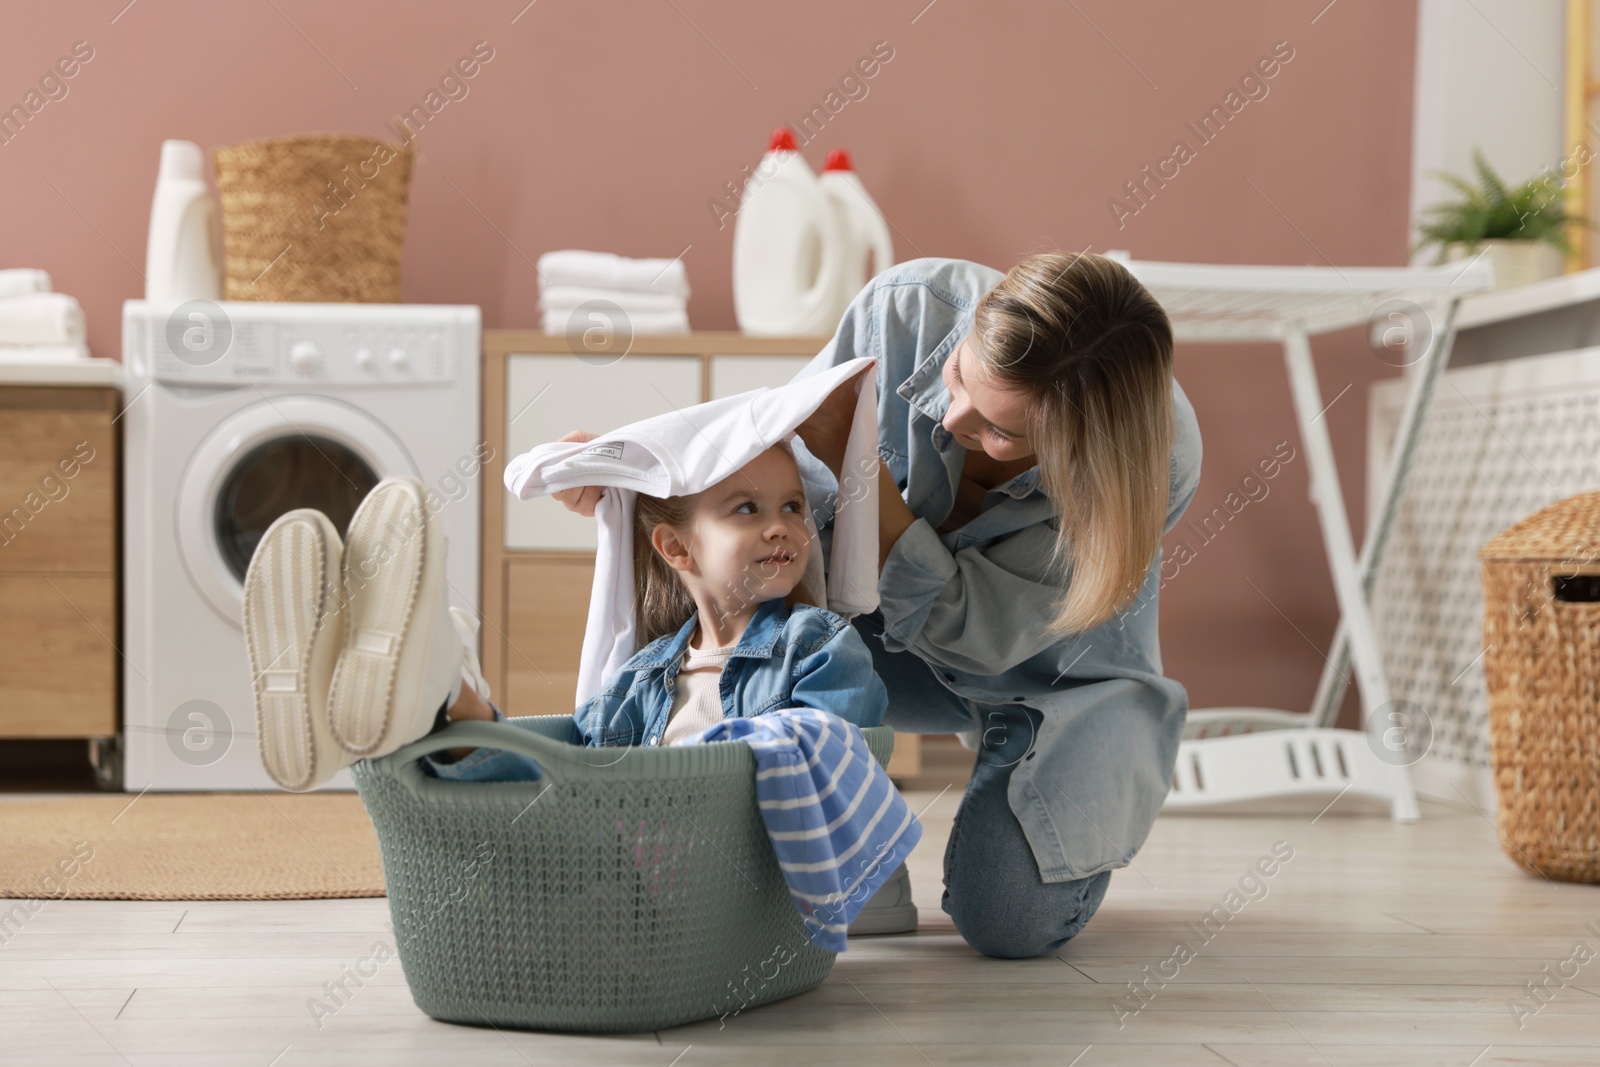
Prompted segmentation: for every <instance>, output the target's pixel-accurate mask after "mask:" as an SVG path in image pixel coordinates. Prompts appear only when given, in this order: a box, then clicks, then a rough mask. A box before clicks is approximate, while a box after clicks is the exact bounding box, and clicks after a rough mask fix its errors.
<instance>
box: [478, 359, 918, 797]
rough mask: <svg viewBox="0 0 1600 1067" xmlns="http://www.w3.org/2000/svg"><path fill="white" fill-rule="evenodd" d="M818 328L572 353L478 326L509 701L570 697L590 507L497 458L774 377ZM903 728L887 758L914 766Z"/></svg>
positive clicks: (562, 701) (794, 365) (488, 606)
mask: <svg viewBox="0 0 1600 1067" xmlns="http://www.w3.org/2000/svg"><path fill="white" fill-rule="evenodd" d="M827 343H828V338H826V337H747V336H745V335H744V334H740V333H693V334H679V335H670V336H660V337H635V338H631V339H629V341H628V343H627V344H626V346H624V347H622V348H620V349H596V350H587V351H584V352H583V353H581V354H576V353H574V352H573V351H572V349H571V348H570V346H569V343H568V339H567V338H566V337H565V336H564V335H560V334H555V335H552V334H544V333H537V332H533V331H526V330H485V331H484V334H483V344H484V366H483V393H484V408H483V428H484V436H485V439H486V440H487V442H488V443H489V445H490V446H491V447H492V448H493V449H494V455H493V457H492V458H491V459H490V460H489V461H488V462H487V463H485V465H484V468H483V475H482V477H483V486H484V494H483V531H484V544H483V601H482V602H483V615H484V624H483V626H482V628H481V629H480V631H479V633H480V636H481V638H482V643H483V648H482V658H483V669H484V674H485V676H486V677H487V678H488V680H489V684H490V686H491V687H492V688H493V689H494V692H495V694H496V700H497V702H498V703H500V704H501V707H502V710H504V711H505V712H506V713H507V714H511V715H549V714H565V713H568V712H571V711H572V708H573V704H574V697H575V692H576V689H577V676H578V662H579V659H580V656H581V653H582V649H583V631H584V625H585V623H586V621H587V618H588V612H589V589H590V586H591V585H592V583H593V580H594V547H595V529H594V521H593V520H592V519H587V518H584V517H583V516H580V515H576V514H574V513H572V512H569V511H567V510H566V509H565V508H563V507H562V506H561V505H559V504H557V503H555V502H554V501H553V500H549V499H546V498H540V499H536V500H524V501H519V500H516V499H515V498H513V497H512V496H511V495H510V494H509V493H507V492H506V491H505V489H504V478H503V474H504V470H505V464H506V461H507V460H509V459H510V458H511V457H513V456H517V455H520V454H521V453H523V452H526V451H527V450H528V449H530V448H532V447H534V446H535V445H537V444H540V443H542V442H545V441H553V440H555V439H557V438H559V437H561V436H562V435H563V434H565V433H567V432H568V431H569V430H576V429H583V430H589V431H592V432H594V433H603V432H605V431H607V430H612V429H615V428H616V427H618V426H623V425H626V424H627V423H630V422H635V421H637V420H639V419H643V418H648V417H650V416H652V415H657V414H660V413H662V412H665V411H670V410H672V409H673V408H674V407H685V406H688V405H691V404H698V403H701V402H703V401H705V400H710V399H715V398H718V397H723V396H731V395H733V394H735V393H742V392H746V391H748V390H750V389H755V388H758V387H760V386H763V385H781V384H783V383H784V382H787V381H789V380H790V379H792V378H793V377H794V375H795V374H796V372H798V371H799V370H800V368H802V367H804V366H805V365H806V363H807V362H809V361H810V359H811V357H813V356H814V355H816V354H817V353H818V352H820V351H821V350H822V348H823V346H824V345H826V344H827ZM917 742H918V738H917V736H916V735H915V734H902V735H900V736H899V737H898V738H897V739H896V742H895V754H894V758H893V761H892V762H891V764H890V769H891V770H892V771H893V772H894V773H895V774H897V775H912V774H916V773H918V771H919V769H920V758H919V754H920V748H919V746H918V743H917Z"/></svg>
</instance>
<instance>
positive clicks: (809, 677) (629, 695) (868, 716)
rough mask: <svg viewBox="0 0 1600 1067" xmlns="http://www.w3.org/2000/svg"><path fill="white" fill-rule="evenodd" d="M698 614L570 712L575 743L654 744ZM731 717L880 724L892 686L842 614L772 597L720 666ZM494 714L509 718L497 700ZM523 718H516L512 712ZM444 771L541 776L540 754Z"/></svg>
mask: <svg viewBox="0 0 1600 1067" xmlns="http://www.w3.org/2000/svg"><path fill="white" fill-rule="evenodd" d="M698 620H699V616H698V615H694V616H691V617H690V618H689V621H688V622H686V623H684V624H683V625H682V626H681V627H679V629H678V632H677V633H674V634H668V635H666V636H663V637H658V638H656V639H655V640H654V641H651V642H650V643H649V644H647V645H645V646H644V647H643V648H641V649H640V650H639V651H638V652H635V653H634V654H633V656H632V657H631V658H630V659H629V660H628V662H627V663H625V664H623V665H622V668H621V669H620V670H618V671H617V672H616V673H615V674H613V675H612V676H611V677H610V678H609V679H608V680H607V681H606V684H605V686H604V687H603V688H602V689H601V690H600V692H598V693H596V694H595V695H594V696H593V697H591V698H590V699H589V700H588V701H587V702H585V703H584V704H583V706H582V707H580V708H578V709H577V710H576V711H574V712H573V713H572V734H571V736H570V737H569V738H568V740H570V741H571V742H572V743H573V744H586V745H590V746H594V747H599V746H609V745H656V744H660V743H661V735H662V734H663V733H664V732H665V731H666V728H667V718H668V716H669V715H670V714H671V711H672V698H673V694H674V691H675V685H676V679H677V674H678V668H679V667H680V666H682V664H683V654H684V650H685V649H686V648H687V647H688V645H689V638H690V637H691V636H692V635H693V633H694V630H695V624H696V623H697V622H698ZM718 691H719V692H720V693H721V695H722V714H723V717H724V718H748V717H751V716H755V715H760V714H762V713H764V712H768V711H774V710H777V709H779V708H792V707H810V708H816V709H818V710H820V711H829V712H832V713H833V714H835V715H837V716H839V717H840V718H841V719H844V720H845V721H846V722H851V723H854V724H855V725H857V726H863V727H865V726H877V725H880V724H881V723H882V722H883V713H884V711H885V710H886V709H887V708H888V705H889V694H888V690H887V689H885V688H884V684H883V680H882V679H880V678H879V677H878V673H877V671H875V670H874V669H873V666H872V652H871V650H869V649H868V648H867V645H866V641H865V640H864V639H863V638H862V636H861V634H860V632H859V631H857V630H856V628H855V627H854V626H852V625H850V623H849V622H847V621H846V620H845V619H844V618H842V617H841V616H839V615H836V614H834V613H833V612H831V611H828V610H826V609H824V608H817V607H812V606H810V605H807V604H796V605H794V606H793V607H791V606H790V605H789V604H788V603H787V602H786V601H784V600H781V599H778V600H768V601H765V602H763V603H762V604H761V605H760V606H759V607H758V608H756V611H755V614H754V615H752V616H751V618H750V621H749V623H748V624H746V626H745V629H744V633H743V634H741V635H740V637H739V640H738V642H737V643H736V644H735V645H734V649H733V653H732V654H731V655H730V656H729V657H728V662H727V664H726V665H725V666H724V667H723V668H722V677H721V680H720V682H719V690H718ZM495 715H496V718H504V716H502V715H501V714H500V711H499V709H498V708H496V709H495ZM507 721H509V722H512V723H516V722H517V720H516V719H509V720H507ZM423 762H424V764H425V765H426V766H427V767H428V769H429V770H432V771H433V772H434V773H435V774H437V775H438V776H439V777H441V778H455V779H461V780H467V781H526V780H529V779H532V778H537V777H538V776H539V770H538V767H537V766H536V765H535V764H534V763H533V761H532V760H529V759H528V758H526V757H524V756H519V755H517V754H515V753H512V752H504V751H501V750H499V749H487V748H480V749H477V750H476V751H474V752H472V753H471V754H469V755H467V756H464V757H463V758H461V759H460V760H457V761H456V762H454V763H447V762H444V761H442V760H438V759H434V758H429V759H425V760H424V761H423Z"/></svg>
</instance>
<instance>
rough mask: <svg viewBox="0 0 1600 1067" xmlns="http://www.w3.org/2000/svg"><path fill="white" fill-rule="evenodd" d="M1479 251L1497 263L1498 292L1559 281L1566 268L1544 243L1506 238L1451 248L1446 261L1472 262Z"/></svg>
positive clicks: (1553, 249) (1549, 246)
mask: <svg viewBox="0 0 1600 1067" xmlns="http://www.w3.org/2000/svg"><path fill="white" fill-rule="evenodd" d="M1480 252H1482V253H1483V255H1484V256H1485V258H1487V259H1488V260H1489V262H1490V263H1492V264H1494V287H1495V288H1496V289H1510V288H1513V287H1514V286H1518V285H1528V284H1529V283H1531V282H1542V281H1544V280H1545V279H1546V278H1556V277H1559V276H1560V275H1561V272H1562V269H1563V267H1564V266H1565V264H1564V262H1563V260H1562V256H1561V251H1560V250H1559V249H1557V248H1556V247H1555V246H1554V245H1550V244H1546V243H1545V242H1543V241H1512V240H1507V239H1505V238H1495V239H1492V240H1486V241H1481V242H1479V244H1478V246H1477V247H1476V248H1469V246H1467V245H1464V244H1453V245H1450V246H1449V247H1448V248H1447V249H1446V252H1445V261H1446V262H1448V263H1455V262H1459V261H1460V260H1463V259H1472V258H1473V257H1474V256H1476V255H1478V253H1480Z"/></svg>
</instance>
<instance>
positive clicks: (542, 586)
mask: <svg viewBox="0 0 1600 1067" xmlns="http://www.w3.org/2000/svg"><path fill="white" fill-rule="evenodd" d="M593 584H594V557H593V556H592V555H584V554H579V553H573V554H566V553H559V554H558V553H551V554H549V555H543V554H539V553H526V554H518V555H515V556H509V557H507V559H506V632H505V645H506V647H505V660H504V663H505V665H506V674H505V677H506V684H505V696H504V703H503V704H501V705H500V710H501V711H503V712H505V713H506V714H507V715H570V714H571V713H572V711H573V709H574V707H576V693H577V688H578V664H579V661H580V660H581V659H582V657H583V631H584V626H585V624H586V623H587V622H588V617H589V589H590V587H591V586H592V585H593Z"/></svg>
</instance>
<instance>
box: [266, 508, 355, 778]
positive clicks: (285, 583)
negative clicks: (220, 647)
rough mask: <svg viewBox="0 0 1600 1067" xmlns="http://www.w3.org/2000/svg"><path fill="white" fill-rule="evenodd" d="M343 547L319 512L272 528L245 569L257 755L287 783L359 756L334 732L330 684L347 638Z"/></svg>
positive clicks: (291, 515)
mask: <svg viewBox="0 0 1600 1067" xmlns="http://www.w3.org/2000/svg"><path fill="white" fill-rule="evenodd" d="M342 559H343V546H342V545H341V544H340V542H339V531H338V530H336V529H335V528H334V525H333V523H332V522H330V521H328V517H327V516H326V515H324V514H323V513H322V512H320V511H314V510H312V509H310V508H299V509H297V510H294V511H290V512H287V513H285V514H283V515H281V516H279V517H278V520H277V521H276V522H274V523H273V524H272V525H271V526H270V527H268V528H267V532H266V533H265V534H264V535H263V536H262V538H261V541H260V543H259V544H257V545H256V550H255V553H254V554H253V555H252V556H251V557H250V566H249V568H248V569H247V570H246V572H245V576H244V640H245V651H246V654H247V655H248V656H249V659H250V679H251V687H250V689H251V693H252V696H253V697H254V700H255V707H256V736H257V739H258V740H259V741H260V745H261V762H262V764H263V765H264V766H265V767H266V769H267V773H268V774H269V775H271V776H272V780H273V781H275V782H277V783H278V784H279V785H281V786H283V787H284V788H285V789H292V790H295V791H300V790H305V789H311V788H313V787H314V786H317V785H321V784H322V783H323V782H325V781H327V780H328V779H329V778H332V777H333V776H334V775H335V774H336V773H338V771H339V769H340V768H342V767H347V766H349V765H350V764H351V763H353V762H354V761H355V757H354V756H351V755H350V754H349V753H347V752H346V751H345V750H344V748H343V746H341V745H340V744H339V743H338V742H337V741H335V740H334V737H333V734H332V733H331V732H330V731H329V729H328V714H327V703H328V682H329V680H330V679H331V678H332V676H333V668H334V663H335V662H336V661H337V659H338V657H339V650H340V647H341V646H342V645H343V643H344V619H343V616H342V613H341V607H342V604H341V599H342V598H341V597H340V596H339V595H338V584H339V575H340V568H341V563H342Z"/></svg>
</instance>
